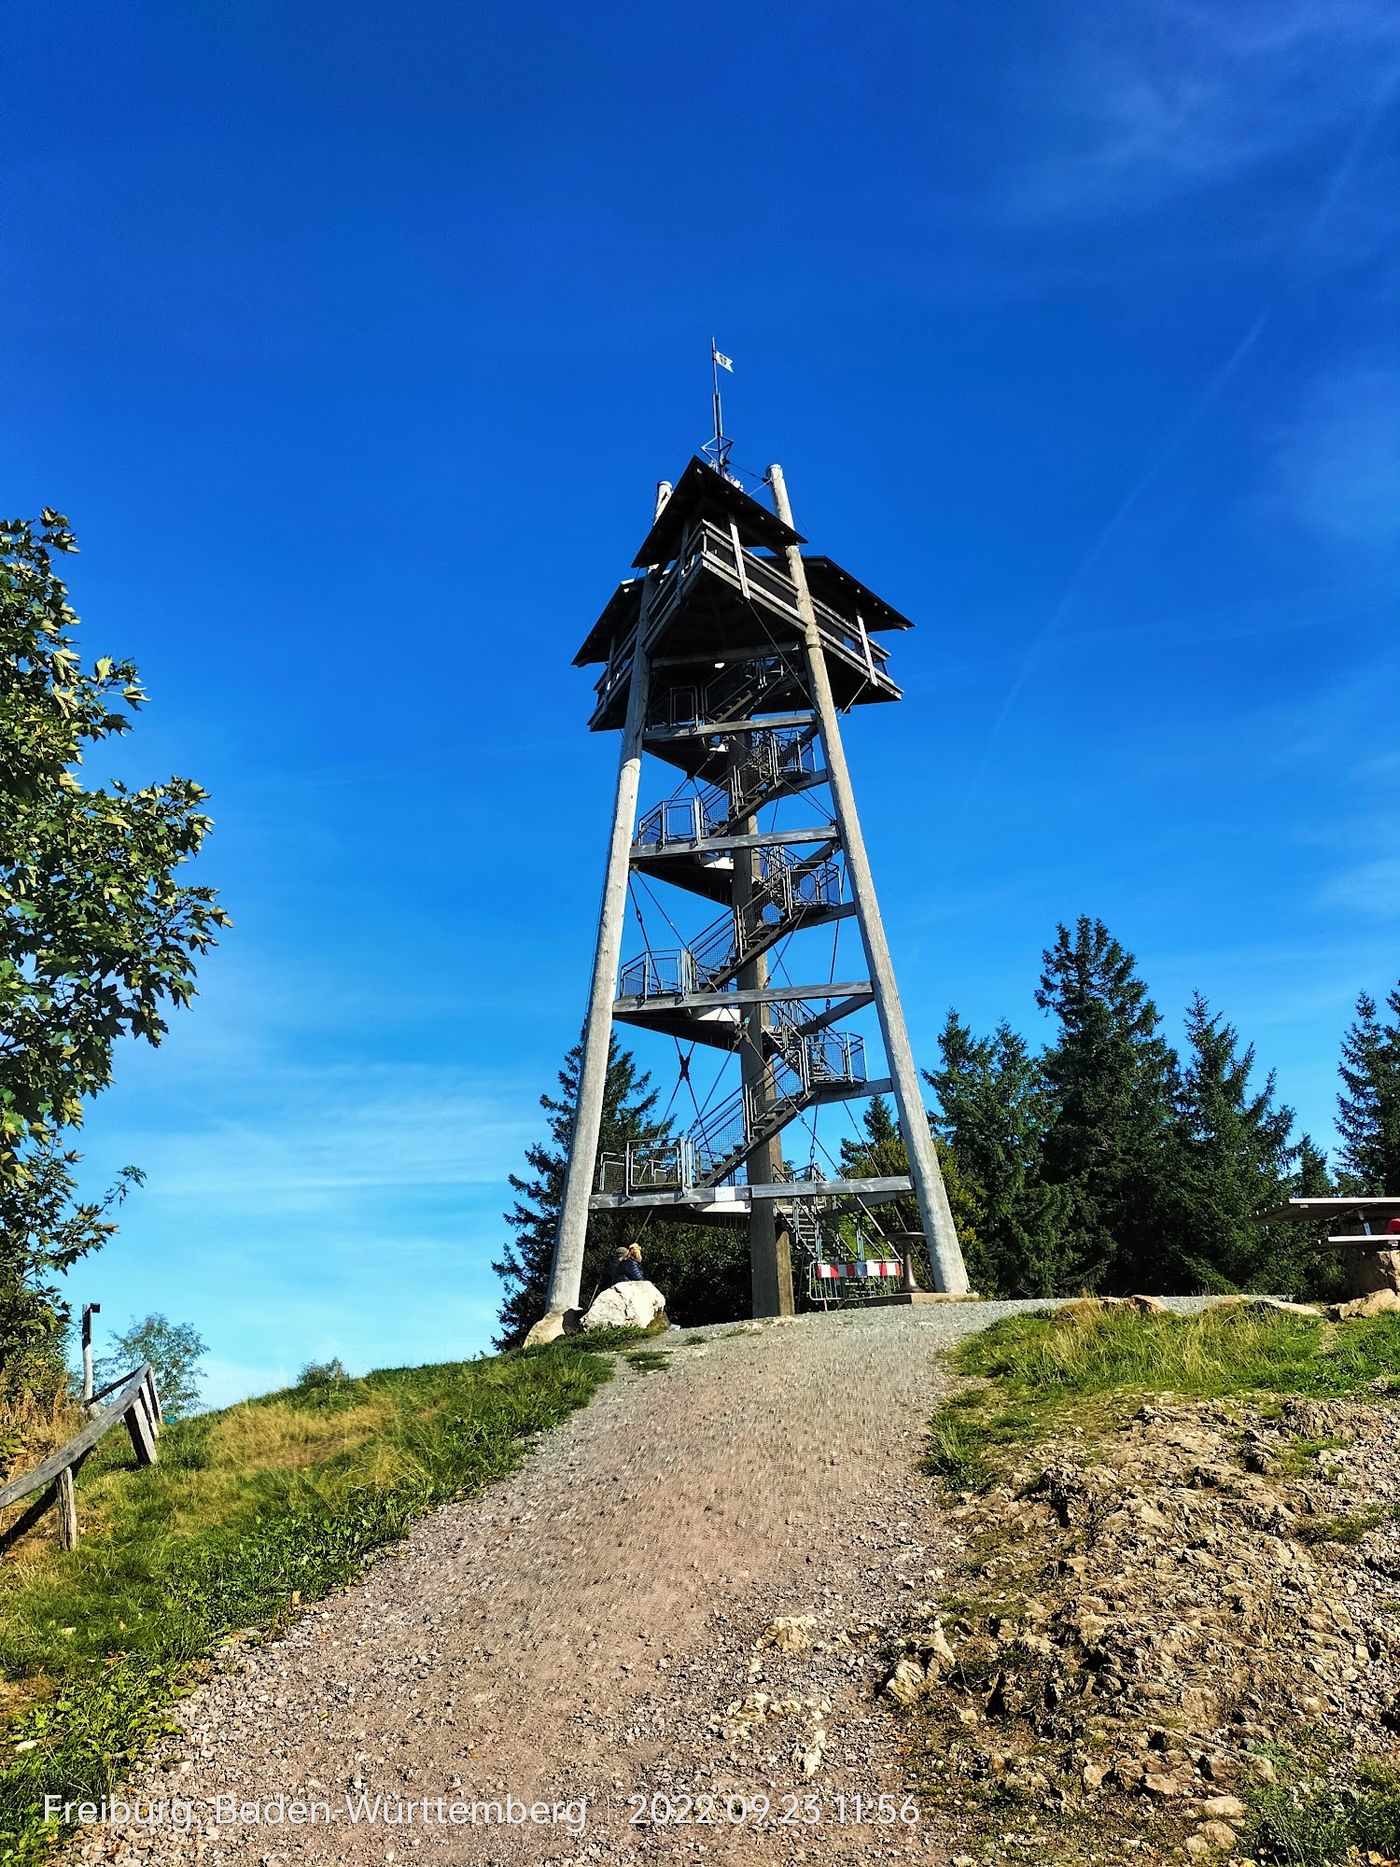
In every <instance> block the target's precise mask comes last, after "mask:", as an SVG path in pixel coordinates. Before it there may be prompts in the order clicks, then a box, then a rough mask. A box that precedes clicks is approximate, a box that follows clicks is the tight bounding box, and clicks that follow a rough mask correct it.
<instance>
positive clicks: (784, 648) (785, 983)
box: [549, 422, 967, 1316]
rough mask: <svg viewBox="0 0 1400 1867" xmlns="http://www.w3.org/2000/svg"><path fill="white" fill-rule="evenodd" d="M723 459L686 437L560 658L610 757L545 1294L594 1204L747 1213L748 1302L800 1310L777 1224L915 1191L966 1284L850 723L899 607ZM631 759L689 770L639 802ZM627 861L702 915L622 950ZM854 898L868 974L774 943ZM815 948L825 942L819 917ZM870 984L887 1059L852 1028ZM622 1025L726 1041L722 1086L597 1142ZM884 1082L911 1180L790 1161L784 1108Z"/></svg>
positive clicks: (945, 1264)
mask: <svg viewBox="0 0 1400 1867" xmlns="http://www.w3.org/2000/svg"><path fill="white" fill-rule="evenodd" d="M716 426H717V428H718V422H717V424H716ZM723 468H724V461H723V458H722V457H721V461H720V464H719V465H718V466H717V465H714V464H712V463H711V462H710V461H709V460H708V459H702V458H700V457H699V456H697V457H696V458H695V459H693V460H692V461H691V462H690V464H689V466H688V467H687V468H686V470H685V472H684V473H683V474H682V475H681V477H680V479H679V481H677V483H676V485H675V487H674V489H672V488H671V487H670V486H669V485H667V484H664V483H663V484H662V486H661V487H660V488H659V491H658V497H657V502H656V512H655V520H654V523H653V524H652V527H651V530H650V531H649V532H648V533H647V536H646V538H645V539H644V540H643V541H642V545H641V549H640V550H639V551H638V553H637V556H636V559H635V567H636V571H637V573H638V574H636V575H633V576H631V577H628V578H627V579H626V580H624V582H622V583H621V584H619V585H618V587H617V589H616V591H615V592H614V593H613V595H612V597H611V598H610V599H609V601H608V604H607V606H606V608H605V609H604V610H603V613H602V615H601V616H600V617H599V618H598V620H597V622H596V623H595V624H594V625H593V627H592V629H591V630H590V631H589V633H588V637H587V640H586V641H585V642H584V644H583V646H582V647H581V648H580V650H579V652H578V654H577V656H576V657H575V664H576V665H577V666H580V667H584V666H589V665H595V664H596V665H601V667H602V670H603V672H602V675H601V677H600V679H599V681H598V684H597V696H598V698H597V705H596V707H595V708H594V711H593V717H592V719H591V721H590V727H591V730H592V731H594V732H610V731H620V732H621V734H622V754H621V761H620V764H619V768H618V778H617V795H616V803H615V807H614V811H613V821H612V834H611V840H610V843H609V847H608V859H607V870H606V876H605V880H604V886H603V901H602V910H601V913H600V916H599V923H598V940H597V947H596V950H595V953H594V961H593V983H592V990H591V993H590V997H589V1005H588V1021H587V1026H586V1029H585V1034H584V1044H583V1059H582V1067H581V1071H580V1077H579V1102H578V1112H577V1116H576V1119H575V1124H574V1132H573V1139H572V1143H571V1148H570V1155H569V1166H568V1173H567V1176H566V1180H565V1187H564V1198H563V1207H562V1212H561V1217H560V1222H559V1230H558V1235H557V1238H556V1241H555V1248H554V1261H553V1268H552V1272H551V1278H550V1292H549V1308H550V1313H551V1314H552V1315H557V1314H559V1313H561V1312H563V1311H565V1310H568V1309H571V1308H573V1307H574V1306H576V1305H577V1303H578V1301H579V1294H580V1285H581V1281H582V1275H583V1252H584V1237H585V1232H586V1229H587V1224H588V1216H589V1213H590V1212H591V1211H600V1210H608V1209H624V1210H627V1209H638V1210H651V1211H656V1210H657V1209H663V1210H669V1211H670V1213H671V1214H672V1216H675V1217H684V1218H686V1219H688V1220H692V1221H700V1222H704V1221H707V1220H708V1221H713V1222H717V1223H729V1224H740V1225H747V1227H748V1232H749V1243H750V1256H751V1262H752V1267H753V1310H754V1314H755V1315H759V1316H763V1315H778V1314H786V1313H789V1312H790V1311H791V1310H792V1308H793V1280H792V1269H791V1236H792V1233H793V1232H794V1231H795V1230H797V1231H800V1230H801V1229H802V1223H803V1218H804V1214H805V1217H806V1219H807V1222H808V1223H809V1224H810V1222H811V1215H812V1213H813V1212H814V1211H820V1210H822V1209H828V1210H852V1209H854V1208H856V1207H858V1206H860V1205H862V1204H869V1203H874V1202H879V1201H882V1200H889V1199H891V1198H893V1197H897V1196H898V1195H900V1194H908V1193H910V1192H911V1191H912V1193H913V1194H914V1196H915V1198H916V1199H917V1202H918V1211H919V1219H920V1223H921V1226H922V1230H923V1234H924V1238H925V1240H926V1242H927V1247H928V1261H929V1264H930V1266H931V1268H932V1275H933V1281H934V1284H935V1286H936V1287H937V1289H939V1290H942V1291H948V1292H962V1291H965V1290H966V1289H967V1274H966V1271H965V1270H964V1267H963V1260H962V1253H961V1251H960V1249H959V1246H958V1238H957V1232H956V1230H955V1228H954V1224H953V1218H952V1214H951V1212H950V1210H949V1207H948V1197H947V1194H946V1192H945V1190H944V1186H943V1181H942V1177H941V1175H940V1173H939V1170H938V1162H937V1158H936V1156H935V1153H934V1150H933V1146H932V1143H931V1140H930V1135H929V1128H928V1122H927V1120H926V1118H925V1115H924V1103H923V1095H922V1091H921V1088H920V1082H919V1075H918V1071H917V1070H916V1068H915V1065H914V1058H913V1054H912V1052H911V1050H910V1046H909V1034H908V1031H907V1030H906V1028H905V1022H904V1013H903V1010H902V1008H901V1005H900V1001H899V993H898V990H897V988H896V985H895V977H894V969H893V966H892V965H891V962H890V955H889V950H888V947H887V946H886V943H885V931H884V927H883V924H882V922H881V919H880V908H879V904H878V902H877V900H876V895H875V883H874V879H873V877H872V875H871V872H870V864H869V860H868V858H867V856H866V850H865V842H864V838H863V836H862V834H861V825H860V818H859V815H858V813H857V810H856V800H855V792H854V790H853V788H852V785H851V778H850V773H849V771H848V769H847V765H846V755H845V751H844V749H843V747H842V743H841V729H840V724H839V715H840V714H841V713H843V712H846V711H848V710H849V709H850V708H852V707H856V706H874V705H883V704H886V703H888V702H890V701H895V700H898V699H899V698H900V690H899V688H898V687H897V686H896V685H895V683H894V682H893V680H892V679H891V678H890V675H889V672H888V669H887V665H886V664H887V650H886V648H885V646H884V638H885V637H886V636H887V635H889V634H890V633H892V632H895V631H899V630H904V629H908V628H910V627H911V626H912V625H911V624H910V622H909V621H908V620H907V618H905V617H904V616H902V615H900V614H899V612H898V611H897V610H895V609H892V608H891V607H890V605H889V604H888V603H886V602H884V601H883V600H882V599H881V598H880V597H878V596H876V595H875V594H874V593H873V592H872V591H870V590H868V589H867V588H866V587H865V585H864V584H862V583H861V582H859V581H858V579H857V578H855V577H853V576H852V575H851V573H850V572H849V571H846V570H843V569H842V568H841V566H840V565H839V564H836V563H834V562H833V561H832V559H830V558H828V557H822V556H819V555H813V554H812V553H810V552H808V551H806V550H805V549H804V546H805V544H806V540H805V539H804V538H803V537H802V536H801V535H800V534H799V533H798V532H797V531H796V530H794V528H793V523H792V510H791V507H790V505H789V503H788V495H787V490H786V487H785V484H784V481H783V475H782V470H781V468H779V467H773V468H771V469H770V470H769V473H768V475H767V477H766V480H765V482H764V485H765V487H766V488H767V490H768V492H769V493H770V494H771V498H772V505H771V507H770V506H769V505H768V504H766V503H764V501H763V500H762V499H760V498H757V497H754V496H753V495H752V494H750V493H749V492H748V491H746V490H745V489H744V487H743V486H742V485H740V484H739V482H738V481H737V480H736V479H735V478H733V477H732V476H731V475H730V474H729V472H728V471H727V470H723ZM644 761H662V762H664V765H666V766H669V767H671V768H672V773H671V776H670V778H669V779H668V781H667V782H668V784H669V785H672V786H674V785H675V783H676V778H675V773H676V772H679V774H680V788H679V789H676V790H674V791H673V793H672V794H671V795H669V796H667V797H665V798H664V800H663V801H662V802H660V803H658V804H656V805H655V806H654V807H652V808H649V809H647V810H645V811H644V812H643V813H642V815H641V816H640V818H639V816H638V801H639V797H640V795H641V783H642V772H643V765H644ZM799 804H800V806H801V809H800V811H799V810H798V809H797V808H795V807H796V806H798V805H799ZM814 808H815V814H816V816H817V818H818V820H817V821H815V822H814V821H812V817H813V812H814ZM637 878H649V880H648V885H649V883H650V881H659V882H662V883H665V884H667V885H669V887H670V888H671V889H673V890H676V891H679V892H678V894H677V895H676V896H675V901H676V903H677V906H676V916H675V923H680V924H681V926H688V925H689V924H690V923H691V922H694V921H697V920H699V919H700V916H699V914H697V912H696V907H697V905H699V904H704V906H705V907H706V908H707V909H708V914H707V916H706V918H707V919H709V924H708V925H702V926H701V927H700V929H699V930H698V931H696V932H694V933H689V932H682V931H680V928H679V927H678V929H677V932H676V934H675V935H674V944H672V945H669V946H667V947H665V948H655V947H652V946H649V945H648V946H646V947H644V949H643V950H642V951H639V952H636V953H631V952H629V953H627V954H626V955H625V956H624V953H623V935H624V926H625V919H624V917H625V911H626V907H627V899H628V892H629V887H630V886H631V885H632V883H633V881H634V879H637ZM687 898H688V900H689V904H690V905H689V906H688V907H687V905H686V901H687ZM716 911H717V914H718V918H710V917H711V916H713V915H714V914H715V913H716ZM847 919H853V920H854V921H855V923H856V925H857V926H858V928H859V933H860V945H861V950H862V952H863V955H864V967H863V971H864V976H863V977H855V978H848V979H841V978H828V979H824V980H821V982H820V983H812V982H810V981H809V982H807V983H803V982H802V980H803V978H804V974H805V973H806V972H808V971H811V972H812V973H813V975H814V976H815V974H816V970H817V969H816V968H815V966H807V965H805V964H804V961H803V959H802V957H801V956H802V955H803V954H804V953H810V954H811V956H812V959H813V960H815V959H816V957H817V947H818V946H819V945H820V944H821V943H809V942H806V941H803V940H796V941H794V942H793V945H792V948H791V951H790V952H787V950H786V949H785V947H784V945H783V944H782V943H785V942H786V941H787V940H788V937H789V936H790V935H796V934H807V933H809V932H810V930H813V929H816V928H819V927H823V926H830V925H831V924H832V923H834V922H839V921H842V920H847ZM667 920H668V924H672V925H674V924H675V923H673V922H672V921H671V916H670V915H669V914H668V916H667ZM825 949H826V950H831V951H834V948H833V945H832V936H831V935H829V936H828V937H827V940H826V942H825ZM779 953H784V954H785V959H784V963H783V965H782V966H781V967H778V966H777V965H776V964H775V963H774V962H775V961H776V958H777V955H778V954H779ZM834 964H835V962H834V961H833V965H834ZM852 970H861V968H860V967H859V965H858V964H857V965H855V966H853V967H852ZM789 972H790V974H791V978H792V979H794V980H796V981H798V982H797V983H790V982H789V976H788V975H789ZM872 1004H873V1006H874V1009H875V1014H876V1017H877V1018H878V1021H879V1036H880V1040H881V1044H882V1047H883V1051H884V1059H885V1062H884V1067H883V1071H882V1070H881V1069H880V1068H879V1066H877V1067H876V1068H875V1069H874V1070H872V1069H871V1068H870V1067H869V1064H868V1060H867V1055H866V1042H865V1039H864V1037H863V1036H862V1035H861V1034H860V1033H859V1032H858V1031H855V1030H852V1029H851V1028H849V1027H848V1026H847V1024H846V1020H847V1019H848V1018H850V1017H851V1016H852V1015H854V1014H856V1013H859V1012H860V1011H861V1010H862V1009H864V1008H865V1007H867V1006H870V1005H872ZM615 1021H617V1022H621V1023H625V1024H629V1025H634V1026H639V1027H643V1028H645V1029H647V1030H650V1031H653V1032H659V1033H662V1034H666V1035H669V1036H672V1037H675V1038H677V1039H678V1040H680V1041H681V1042H682V1043H684V1044H686V1045H692V1046H693V1045H700V1046H705V1047H707V1049H709V1050H712V1051H715V1052H719V1053H727V1054H728V1056H729V1057H730V1058H731V1059H732V1075H731V1081H730V1089H731V1093H729V1094H728V1095H727V1097H725V1098H723V1099H721V1100H720V1101H719V1102H718V1103H717V1104H716V1105H715V1106H714V1107H713V1108H711V1109H710V1110H709V1111H708V1112H706V1113H698V1114H697V1118H696V1121H695V1124H694V1126H693V1127H691V1129H690V1130H689V1131H688V1132H687V1133H685V1134H683V1135H679V1136H677V1137H676V1138H675V1139H674V1140H671V1141H668V1142H667V1143H666V1144H665V1145H664V1146H660V1147H652V1148H648V1149H641V1148H629V1149H628V1150H627V1151H626V1153H625V1154H623V1155H621V1156H617V1157H613V1156H609V1157H606V1158H603V1159H601V1160H600V1159H599V1154H598V1142H599V1133H600V1126H601V1121H602V1110H603V1098H604V1091H605V1087H606V1078H607V1066H608V1052H609V1046H610V1041H611V1036H612V1027H613V1024H614V1022H615ZM875 1095H892V1096H893V1099H894V1103H895V1106H896V1108H897V1110H898V1115H899V1126H900V1130H901V1133H902V1135H903V1137H904V1144H905V1148H906V1151H907V1154H908V1161H909V1172H908V1174H907V1175H897V1176H888V1177H883V1178H878V1179H876V1178H871V1179H852V1178H849V1177H845V1178H843V1177H842V1176H841V1172H840V1169H839V1167H837V1166H836V1165H835V1163H830V1165H829V1166H828V1167H827V1168H825V1169H821V1170H818V1169H816V1168H815V1166H813V1167H812V1168H809V1169H807V1170H805V1173H804V1171H803V1170H801V1169H797V1168H795V1167H794V1166H793V1165H792V1164H790V1163H789V1162H787V1161H786V1160H785V1158H784V1155H783V1151H782V1147H781V1144H780V1137H781V1135H782V1133H783V1130H784V1129H785V1128H787V1127H788V1125H789V1124H790V1123H792V1122H795V1121H797V1120H798V1119H799V1118H802V1117H804V1116H805V1115H806V1114H807V1112H808V1111H813V1110H815V1109H817V1108H818V1107H819V1106H820V1105H822V1104H825V1103H828V1102H836V1101H842V1100H849V1099H854V1098H859V1097H867V1098H868V1097H871V1096H875ZM813 1119H815V1118H813ZM813 1133H814V1135H815V1128H814V1130H813Z"/></svg>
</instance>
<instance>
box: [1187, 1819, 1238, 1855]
mask: <svg viewBox="0 0 1400 1867" xmlns="http://www.w3.org/2000/svg"><path fill="white" fill-rule="evenodd" d="M1196 1833H1197V1834H1198V1835H1199V1836H1200V1838H1201V1840H1202V1841H1204V1842H1205V1843H1206V1844H1207V1846H1209V1847H1212V1848H1220V1849H1225V1848H1232V1847H1233V1846H1234V1845H1235V1831H1234V1829H1233V1828H1232V1827H1231V1826H1230V1824H1229V1823H1228V1822H1202V1824H1201V1826H1200V1827H1199V1828H1198V1829H1197V1830H1196Z"/></svg>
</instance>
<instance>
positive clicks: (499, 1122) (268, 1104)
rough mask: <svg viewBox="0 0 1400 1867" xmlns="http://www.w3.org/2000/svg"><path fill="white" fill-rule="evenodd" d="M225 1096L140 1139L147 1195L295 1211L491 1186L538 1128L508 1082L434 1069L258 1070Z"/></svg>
mask: <svg viewBox="0 0 1400 1867" xmlns="http://www.w3.org/2000/svg"><path fill="white" fill-rule="evenodd" d="M222 1101H223V1106H222V1109H217V1108H216V1109H214V1110H210V1111H208V1112H205V1113H201V1114H200V1115H199V1116H198V1117H197V1118H196V1119H195V1120H193V1121H186V1122H185V1123H184V1124H182V1125H181V1126H179V1127H174V1126H173V1124H171V1123H170V1122H168V1121H167V1122H163V1123H162V1124H161V1127H160V1129H159V1130H158V1131H156V1132H152V1133H149V1134H145V1135H142V1137H141V1141H140V1145H141V1158H142V1164H143V1166H144V1167H145V1168H146V1171H147V1175H148V1181H147V1196H148V1197H152V1198H155V1199H161V1200H177V1201H181V1202H185V1201H190V1200H195V1199H202V1200H209V1201H218V1202H219V1203H220V1204H222V1205H224V1206H226V1207H234V1208H236V1209H237V1210H239V1211H241V1212H245V1213H247V1212H275V1213H287V1212H289V1211H295V1210H302V1211H305V1210H307V1209H316V1208H319V1207H323V1206H330V1205H334V1204H338V1203H339V1202H340V1200H341V1198H342V1196H343V1195H344V1194H346V1193H347V1192H351V1191H359V1192H370V1191H372V1190H374V1189H379V1190H381V1191H384V1190H389V1191H392V1190H394V1189H399V1190H402V1191H405V1192H407V1191H419V1190H421V1189H424V1188H429V1187H437V1188H454V1187H456V1188H461V1187H472V1186H487V1185H492V1184H495V1183H497V1182H499V1181H500V1180H501V1179H502V1178H503V1175H504V1172H505V1171H506V1170H508V1168H509V1166H510V1165H512V1164H514V1162H515V1161H517V1160H518V1159H519V1157H520V1155H521V1153H522V1151H523V1149H524V1147H525V1146H526V1144H527V1143H528V1142H529V1141H531V1140H533V1139H534V1138H535V1135H536V1132H537V1131H538V1129H539V1125H540V1123H539V1115H538V1113H537V1111H535V1110H534V1109H533V1105H532V1100H531V1098H530V1097H529V1096H528V1095H527V1094H524V1093H522V1092H520V1091H519V1090H518V1087H517V1086H516V1085H515V1084H513V1083H511V1082H510V1081H508V1080H495V1079H489V1080H488V1079H482V1078H480V1077H477V1076H472V1075H468V1074H466V1073H463V1072H456V1071H452V1070H450V1069H444V1068H442V1067H439V1066H436V1065H429V1064H370V1063H365V1064H356V1065H349V1064H346V1065H341V1066H330V1067H325V1068H311V1067H309V1066H299V1067H290V1068H285V1069H280V1070H276V1071H266V1072H260V1073H259V1074H258V1075H257V1076H256V1077H254V1078H250V1079H247V1080H245V1081H244V1082H243V1083H241V1084H239V1085H238V1086H237V1091H236V1093H235V1094H234V1095H232V1096H226V1097H225V1098H223V1099H222Z"/></svg>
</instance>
